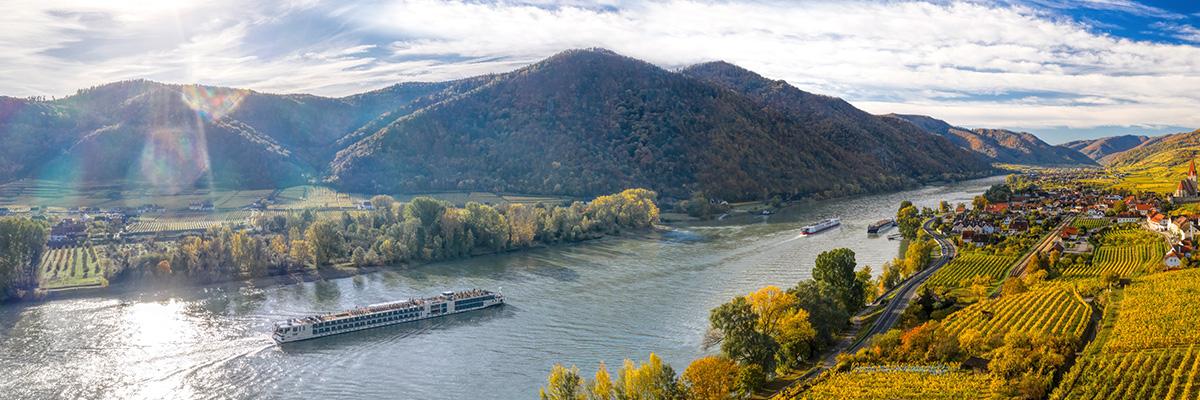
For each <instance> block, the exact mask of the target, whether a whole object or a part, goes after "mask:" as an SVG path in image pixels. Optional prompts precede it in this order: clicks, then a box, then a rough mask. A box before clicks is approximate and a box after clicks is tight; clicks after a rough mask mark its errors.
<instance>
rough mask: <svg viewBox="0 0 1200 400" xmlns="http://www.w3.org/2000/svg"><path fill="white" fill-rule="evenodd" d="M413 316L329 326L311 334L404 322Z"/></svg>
mask: <svg viewBox="0 0 1200 400" xmlns="http://www.w3.org/2000/svg"><path fill="white" fill-rule="evenodd" d="M415 316H417V314H415V313H414V314H404V315H399V316H395V317H386V318H375V319H370V320H366V321H361V322H353V323H344V324H338V325H334V326H331V327H328V328H316V329H314V330H313V333H314V334H321V333H327V332H334V331H340V330H343V329H349V328H359V327H363V326H367V325H373V324H378V323H381V322H392V321H400V320H405V319H409V318H412V317H415Z"/></svg>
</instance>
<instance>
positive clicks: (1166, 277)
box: [1105, 269, 1200, 351]
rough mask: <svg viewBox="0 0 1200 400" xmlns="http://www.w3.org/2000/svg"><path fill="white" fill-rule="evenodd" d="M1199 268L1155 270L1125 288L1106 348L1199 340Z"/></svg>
mask: <svg viewBox="0 0 1200 400" xmlns="http://www.w3.org/2000/svg"><path fill="white" fill-rule="evenodd" d="M1197 305H1200V270H1197V269H1189V270H1183V271H1176V272H1167V273H1161V274H1155V275H1152V276H1148V277H1145V278H1140V279H1138V280H1136V281H1135V282H1134V283H1133V284H1131V285H1129V287H1127V288H1125V294H1124V298H1123V299H1122V300H1121V304H1120V307H1121V308H1120V309H1119V311H1118V313H1117V321H1116V323H1115V324H1114V325H1113V329H1112V335H1111V336H1110V337H1109V339H1108V342H1107V343H1105V349H1107V350H1113V351H1121V350H1140V349H1149V348H1157V347H1166V346H1181V345H1190V344H1200V329H1197V328H1196V324H1197V322H1198V321H1200V308H1198V307H1197Z"/></svg>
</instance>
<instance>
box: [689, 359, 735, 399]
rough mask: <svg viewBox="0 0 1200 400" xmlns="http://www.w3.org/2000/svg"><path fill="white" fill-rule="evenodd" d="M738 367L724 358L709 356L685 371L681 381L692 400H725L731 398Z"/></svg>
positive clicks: (693, 362)
mask: <svg viewBox="0 0 1200 400" xmlns="http://www.w3.org/2000/svg"><path fill="white" fill-rule="evenodd" d="M737 374H738V366H737V364H735V363H734V362H733V361H732V360H730V359H728V358H724V357H716V356H707V357H701V358H699V359H696V361H692V363H691V364H689V365H688V367H687V369H685V370H684V371H683V376H682V377H681V380H682V381H683V386H684V388H685V390H686V393H687V398H688V399H691V400H724V399H729V398H731V395H732V393H733V390H734V381H735V380H736V379H737Z"/></svg>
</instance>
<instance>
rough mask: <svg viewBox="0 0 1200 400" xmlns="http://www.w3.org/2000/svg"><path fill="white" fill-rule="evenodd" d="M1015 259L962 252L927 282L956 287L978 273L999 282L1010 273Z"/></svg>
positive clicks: (931, 284)
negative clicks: (1009, 270)
mask: <svg viewBox="0 0 1200 400" xmlns="http://www.w3.org/2000/svg"><path fill="white" fill-rule="evenodd" d="M1014 261H1016V258H1015V257H1005V256H990V255H983V254H962V255H959V256H958V257H955V258H954V260H953V261H950V264H947V265H946V266H945V267H942V269H939V270H938V271H937V272H935V273H934V274H933V276H931V277H929V281H928V282H926V283H925V284H926V285H929V286H942V287H956V286H959V282H962V281H963V280H964V279H970V278H972V277H975V276H978V275H984V276H988V277H991V278H992V281H993V282H998V281H1000V280H1001V279H1002V278H1004V276H1005V275H1006V274H1008V269H1009V268H1010V267H1012V264H1013V262H1014Z"/></svg>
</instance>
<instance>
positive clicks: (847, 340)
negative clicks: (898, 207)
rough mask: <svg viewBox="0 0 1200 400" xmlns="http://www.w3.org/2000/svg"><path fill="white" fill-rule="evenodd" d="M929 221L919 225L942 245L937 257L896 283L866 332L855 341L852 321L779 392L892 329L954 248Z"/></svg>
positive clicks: (951, 255) (948, 257) (833, 363)
mask: <svg viewBox="0 0 1200 400" xmlns="http://www.w3.org/2000/svg"><path fill="white" fill-rule="evenodd" d="M932 225H933V219H930V220H928V221H925V224H924V225H922V226H921V229H924V230H925V233H928V234H929V236H930V237H932V238H933V239H934V240H935V241H937V243H938V246H940V247H941V248H942V255H941V256H940V257H938V258H937V259H934V260H933V261H932V262H931V263H930V264H929V267H928V268H925V269H924V270H922V271H921V272H918V273H917V274H916V275H913V276H912V277H910V278H908V279H906V280H905V281H904V282H903V283H901V284H900V286H897V287H896V288H894V289H893V290H892V291H895V292H896V295H895V296H894V297H893V298H892V301H890V302H888V303H887V305H886V306H884V309H883V312H882V313H881V314H880V315H879V317H877V318H876V319H875V322H874V323H872V324H871V326H869V327H866V329H868V331H867V333H866V335H863V336H862V338H861V339H859V340H858V341H855V340H854V338H855V337H857V336H858V332H859V330H861V329H862V328H863V327H862V326H861V325H860V324H859V323H855V322H852V324H851V329H850V331H849V332H846V334H845V335H843V336H842V337H841V340H840V341H839V342H838V344H837V345H835V346H834V347H833V349H831V350H830V351H828V352H826V355H825V357H824V358H823V359H822V360H821V363H820V364H819V365H817V366H816V368H813V369H811V370H809V371H808V372H807V373H805V374H804V375H802V376H800V377H799V378H797V379H796V380H795V381H794V382H793V383H792V384H791V385H788V386H787V387H785V388H783V389H782V390H780V392H779V393H785V392H787V390H788V388H790V387H792V386H794V385H796V384H799V383H802V382H804V381H807V380H809V379H812V378H813V377H815V376H817V375H820V374H821V373H822V372H825V371H826V370H828V369H829V368H832V367H833V366H834V365H835V364H836V363H837V357H838V356H839V355H841V354H842V353H855V352H857V351H858V350H859V349H861V348H862V347H863V346H865V345H866V344H867V343H868V342H870V339H871V337H872V336H874V335H877V334H879V333H883V332H887V331H888V330H889V329H892V327H894V326H895V325H896V323H897V322H900V316H901V315H904V310H905V309H907V308H908V305H909V304H910V303H912V300H913V298H915V297H916V296H917V288H918V287H921V284H923V283H925V281H926V280H928V279H929V277H930V276H932V275H933V273H934V272H937V270H938V269H940V268H942V267H943V266H945V265H946V264H947V263H949V262H950V260H951V259H953V258H954V255H955V254H956V253H957V250H956V249H955V248H954V243H952V242H950V241H949V240H947V239H946V238H945V237H943V236H942V235H940V234H938V233H937V232H936V231H934V230H933V228H932ZM892 291H889V293H891V292H892ZM884 296H887V294H884ZM881 297H882V296H881ZM874 309H875V307H868V308H867V309H866V310H863V311H862V312H860V313H858V315H856V316H855V317H854V320H858V319H860V318H862V317H865V316H866V315H868V314H870V313H871V312H872V311H874Z"/></svg>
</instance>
